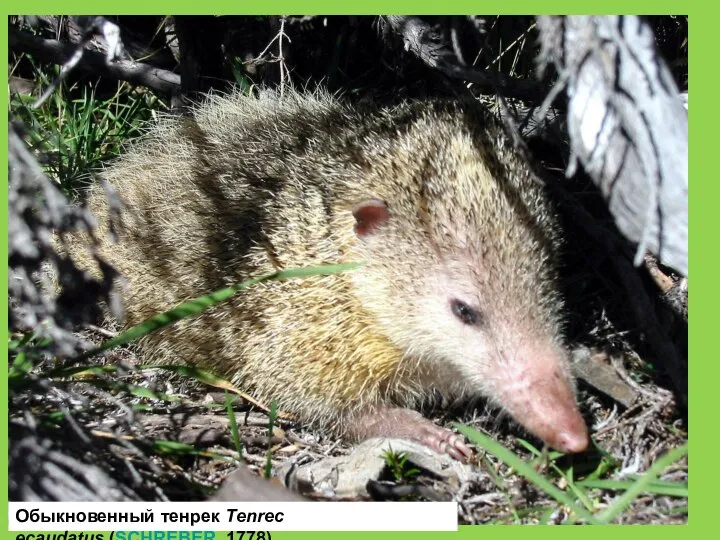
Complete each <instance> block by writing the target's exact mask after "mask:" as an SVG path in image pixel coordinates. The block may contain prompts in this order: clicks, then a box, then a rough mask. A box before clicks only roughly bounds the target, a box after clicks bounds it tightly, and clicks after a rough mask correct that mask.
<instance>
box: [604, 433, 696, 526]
mask: <svg viewBox="0 0 720 540" xmlns="http://www.w3.org/2000/svg"><path fill="white" fill-rule="evenodd" d="M687 453H688V445H687V444H684V445H683V446H680V447H679V448H673V449H672V450H671V451H670V452H668V453H667V454H665V455H664V456H662V457H661V458H660V459H658V460H657V461H656V462H655V463H653V466H652V467H650V468H649V469H648V471H647V472H646V473H645V474H644V475H643V476H642V477H641V478H640V479H638V480H637V481H636V482H635V483H634V484H633V485H632V486H631V487H630V488H629V489H628V490H627V491H626V492H625V493H623V494H622V495H621V496H620V497H618V498H617V499H616V500H615V502H614V503H613V504H612V506H610V507H609V508H607V509H606V510H605V511H603V512H602V513H601V514H600V515H599V516H598V519H599V520H600V522H601V523H610V522H612V521H613V520H614V519H615V518H616V517H618V516H619V515H620V514H621V513H622V512H623V511H624V510H625V509H626V508H627V507H628V506H630V504H632V502H633V501H634V500H635V498H636V497H637V496H638V495H640V494H641V493H642V492H644V491H647V488H648V486H650V485H651V484H652V483H653V482H654V481H655V480H656V479H657V477H658V476H659V475H660V473H661V472H662V471H663V470H664V469H665V468H667V467H669V466H670V465H672V464H673V463H675V462H676V461H678V460H680V459H682V458H683V457H685V456H686V455H687Z"/></svg>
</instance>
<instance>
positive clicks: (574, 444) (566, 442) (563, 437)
mask: <svg viewBox="0 0 720 540" xmlns="http://www.w3.org/2000/svg"><path fill="white" fill-rule="evenodd" d="M588 443H589V440H588V434H587V429H586V428H585V425H584V424H583V426H582V429H581V430H580V431H563V432H562V433H560V434H559V435H558V436H557V442H556V443H555V444H552V446H554V447H556V448H557V449H558V450H560V451H561V452H565V453H568V454H574V453H578V452H584V451H585V450H587V447H588Z"/></svg>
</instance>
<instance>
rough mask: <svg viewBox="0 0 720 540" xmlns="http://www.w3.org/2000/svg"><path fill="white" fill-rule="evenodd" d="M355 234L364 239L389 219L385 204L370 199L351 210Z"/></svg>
mask: <svg viewBox="0 0 720 540" xmlns="http://www.w3.org/2000/svg"><path fill="white" fill-rule="evenodd" d="M352 213H353V217H354V218H355V234H357V235H358V236H359V237H360V238H364V237H366V236H368V235H370V234H372V233H373V232H374V231H375V229H377V228H378V227H379V226H381V225H382V224H383V223H385V222H387V220H388V219H390V211H389V210H388V207H387V204H385V203H384V202H383V201H381V200H379V199H370V200H367V201H365V202H363V203H360V204H358V205H357V206H356V207H355V208H353V211H352Z"/></svg>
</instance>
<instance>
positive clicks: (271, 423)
mask: <svg viewBox="0 0 720 540" xmlns="http://www.w3.org/2000/svg"><path fill="white" fill-rule="evenodd" d="M277 415H278V404H277V401H272V402H271V403H270V414H269V415H268V450H267V457H266V459H265V479H266V480H270V477H271V476H272V435H273V428H274V427H275V421H276V420H277Z"/></svg>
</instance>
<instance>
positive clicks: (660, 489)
mask: <svg viewBox="0 0 720 540" xmlns="http://www.w3.org/2000/svg"><path fill="white" fill-rule="evenodd" d="M577 484H578V485H581V486H584V487H587V488H598V489H608V490H618V491H625V490H628V489H630V488H631V487H632V486H633V485H635V482H634V481H632V480H587V479H586V480H580V481H578V482H577ZM644 493H653V494H655V495H668V496H670V497H687V496H688V485H687V483H686V482H651V483H650V484H648V486H647V487H646V489H645V490H644Z"/></svg>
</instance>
